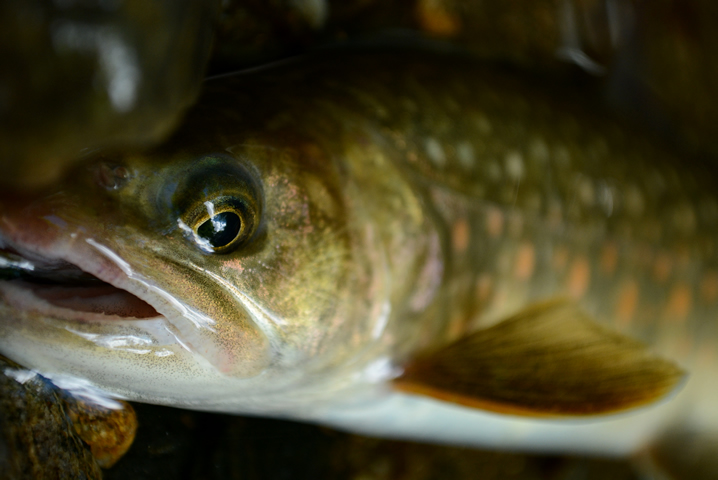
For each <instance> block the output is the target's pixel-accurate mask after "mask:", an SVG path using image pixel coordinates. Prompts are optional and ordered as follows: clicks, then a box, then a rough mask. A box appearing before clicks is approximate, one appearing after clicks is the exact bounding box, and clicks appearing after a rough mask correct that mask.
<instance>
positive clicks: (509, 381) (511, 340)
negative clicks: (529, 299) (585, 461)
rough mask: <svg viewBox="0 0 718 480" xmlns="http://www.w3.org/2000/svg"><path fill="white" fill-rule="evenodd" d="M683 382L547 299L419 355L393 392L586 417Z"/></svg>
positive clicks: (640, 350) (567, 304)
mask: <svg viewBox="0 0 718 480" xmlns="http://www.w3.org/2000/svg"><path fill="white" fill-rule="evenodd" d="M683 375H684V374H683V372H682V371H681V370H680V369H679V368H678V367H677V366H675V365H674V364H673V363H671V362H669V361H666V360H663V359H661V358H659V357H657V356H655V355H653V354H652V353H651V352H650V351H649V350H648V349H647V348H646V347H645V346H644V345H643V344H641V343H640V342H637V341H635V340H632V339H630V338H627V337H624V336H622V335H619V334H617V333H614V332H612V331H609V330H607V329H605V328H602V327H600V326H599V325H596V324H595V323H594V322H593V321H591V320H590V318H589V317H588V315H587V314H586V313H585V312H583V311H582V310H581V309H579V308H578V306H577V305H575V304H574V303H573V302H571V301H567V300H554V301H550V302H546V303H542V304H537V305H534V306H531V307H529V308H527V309H525V310H524V311H522V312H520V313H518V314H517V315H515V316H513V317H511V318H509V319H507V320H504V321H502V322H501V323H499V324H497V325H494V326H492V327H490V328H487V329H484V330H479V331H477V332H474V333H473V334H471V335H469V336H467V337H465V338H462V339H460V340H458V341H456V342H454V343H452V344H450V345H448V346H446V347H444V348H442V349H440V350H438V351H435V352H432V353H429V354H426V355H422V356H419V357H418V358H416V359H415V360H414V361H413V362H411V363H410V364H409V365H407V367H406V369H405V371H404V374H403V375H402V376H401V377H399V378H398V379H396V380H395V385H396V387H397V388H399V389H400V390H403V391H407V392H411V393H417V394H421V395H428V396H431V397H434V398H437V399H440V400H443V401H448V402H453V403H458V404H461V405H464V406H468V407H473V408H479V409H482V410H490V411H496V412H502V413H513V414H522V415H532V416H546V415H591V414H601V413H609V412H615V411H619V410H625V409H628V408H632V407H637V406H640V405H644V404H648V403H651V402H653V401H656V400H658V399H660V398H661V397H663V396H665V395H666V394H668V393H670V392H671V391H672V390H673V389H674V388H675V387H676V385H677V384H678V383H679V382H680V380H681V379H682V377H683Z"/></svg>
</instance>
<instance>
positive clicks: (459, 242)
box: [452, 218, 469, 253]
mask: <svg viewBox="0 0 718 480" xmlns="http://www.w3.org/2000/svg"><path fill="white" fill-rule="evenodd" d="M452 243H453V245H454V250H456V251H457V252H458V253H463V252H465V251H466V248H467V247H468V246H469V224H468V223H466V220H465V219H463V218H462V219H459V220H457V221H456V222H455V223H454V228H453V230H452Z"/></svg>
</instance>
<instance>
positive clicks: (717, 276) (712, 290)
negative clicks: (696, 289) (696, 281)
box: [700, 270, 718, 303]
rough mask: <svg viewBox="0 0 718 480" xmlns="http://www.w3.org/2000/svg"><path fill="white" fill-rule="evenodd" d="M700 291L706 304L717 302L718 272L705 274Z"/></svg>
mask: <svg viewBox="0 0 718 480" xmlns="http://www.w3.org/2000/svg"><path fill="white" fill-rule="evenodd" d="M700 289H701V298H702V299H703V301H704V302H706V303H713V302H715V301H716V300H717V299H718V272H715V271H713V270H711V271H709V272H706V273H705V274H703V278H702V279H701V285H700Z"/></svg>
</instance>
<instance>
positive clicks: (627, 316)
mask: <svg viewBox="0 0 718 480" xmlns="http://www.w3.org/2000/svg"><path fill="white" fill-rule="evenodd" d="M691 162H692V160H691V159H687V158H682V157H679V156H675V155H674V154H673V153H671V151H670V150H668V149H666V148H663V147H662V146H661V143H660V141H658V140H655V139H651V138H650V137H642V136H641V135H639V134H636V133H635V131H634V130H632V129H630V128H627V127H626V126H625V125H624V124H622V123H620V122H618V121H615V120H612V119H611V118H610V117H607V116H604V115H602V114H601V113H600V112H599V111H597V110H596V109H595V108H593V107H592V103H591V102H590V101H587V99H584V98H581V97H580V96H574V95H572V94H571V93H570V89H567V88H562V86H560V85H555V84H552V83H551V82H550V81H543V80H541V79H540V78H537V79H536V80H535V81H528V80H527V78H526V77H525V76H517V75H515V72H511V71H508V70H506V69H502V68H499V67H496V66H487V65H486V64H482V63H477V62H475V61H472V60H471V59H469V58H467V57H464V56H461V55H455V54H441V55H438V54H435V53H432V52H403V51H401V52H362V51H353V52H349V53H348V52H347V51H342V52H341V54H337V52H336V51H327V52H321V53H317V54H315V55H310V56H306V57H302V58H300V59H297V60H291V61H286V62H280V63H278V64H275V65H272V66H268V67H265V68H261V69H256V70H252V71H248V72H244V73H240V74H235V75H227V76H221V77H218V78H215V79H212V80H209V81H207V82H206V84H205V87H204V90H203V94H202V96H201V98H200V100H199V102H198V104H197V105H196V106H195V107H193V109H192V110H191V111H190V112H189V113H188V114H187V116H186V117H185V119H184V121H183V123H182V125H181V126H180V127H179V129H178V130H177V131H176V132H175V133H174V134H173V136H172V138H171V139H170V140H169V141H168V142H166V143H165V144H163V145H162V146H160V147H156V148H153V149H150V150H145V151H95V152H89V153H88V158H87V159H86V161H85V162H84V163H83V166H82V167H78V168H77V169H76V170H75V171H73V172H72V173H71V174H70V175H68V177H67V178H66V180H64V181H63V182H62V183H60V184H57V185H53V186H52V188H47V189H46V190H45V191H44V192H42V193H41V194H38V195H33V196H21V195H20V194H18V193H15V194H13V196H10V195H9V194H6V195H4V196H3V197H2V198H0V252H1V253H0V275H2V279H3V280H2V281H0V296H1V298H2V301H1V303H0V315H1V317H0V318H2V319H3V320H2V322H0V352H1V353H2V354H3V355H6V356H7V357H9V358H11V359H13V360H14V361H16V362H18V363H19V364H21V365H24V366H25V367H27V368H30V369H33V370H36V371H38V372H40V373H41V374H42V375H43V376H44V377H45V378H48V379H50V380H51V381H54V382H57V383H58V384H62V385H71V386H73V385H74V386H75V388H80V389H81V390H82V391H84V392H87V391H88V390H92V391H97V392H98V395H99V394H101V395H107V396H109V397H113V398H122V399H128V400H134V401H139V402H147V403H155V404H163V405H172V406H178V407H183V408H190V409H197V410H206V411H218V412H227V413H237V414H248V415H260V416H271V417H278V418H287V419H294V420H300V421H308V422H314V423H320V424H325V425H330V426H334V427H338V428H341V429H345V430H349V431H352V432H356V433H361V434H367V435H374V436H384V437H389V438H403V439H415V440H422V441H429V442H435V443H451V444H458V445H471V446H477V447H491V448H504V449H506V448H508V449H514V450H522V451H529V452H530V451H534V452H571V453H590V454H596V455H614V456H627V455H631V454H635V453H636V452H639V451H644V450H645V449H646V448H648V447H649V446H655V445H660V441H661V439H663V438H667V436H668V437H670V435H669V434H673V433H674V432H678V431H680V432H688V433H689V434H690V435H692V437H691V438H693V437H695V438H699V439H702V438H704V437H705V438H708V437H710V436H711V435H713V434H714V432H716V431H718V414H716V412H715V409H714V408H713V405H714V404H715V400H716V398H718V395H717V394H718V391H717V388H718V387H717V386H716V382H715V381H714V380H713V378H714V376H715V371H716V366H717V364H716V362H717V359H716V355H715V353H716V338H718V336H717V334H718V332H717V331H716V322H715V314H716V312H718V270H716V260H718V256H717V255H716V239H718V235H717V232H716V228H717V226H718V221H717V220H718V199H717V198H716V193H715V191H716V189H715V188H713V187H714V184H715V181H714V180H715V177H714V176H713V174H712V171H713V170H712V166H711V165H710V164H709V163H700V162H699V161H696V162H695V163H696V165H695V166H691ZM686 372H687V373H686ZM78 386H79V387H78ZM659 450H660V449H654V450H652V451H659ZM679 450H680V449H679ZM660 451H662V450H660ZM672 451H675V450H672ZM678 453H680V452H676V455H678Z"/></svg>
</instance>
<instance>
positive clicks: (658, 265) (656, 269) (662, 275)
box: [653, 252, 673, 283]
mask: <svg viewBox="0 0 718 480" xmlns="http://www.w3.org/2000/svg"><path fill="white" fill-rule="evenodd" d="M672 270H673V260H671V256H670V255H668V253H666V252H660V253H659V254H658V255H657V256H656V261H655V263H654V264H653V277H654V278H655V279H656V281H657V282H658V283H665V282H666V281H668V278H669V277H670V276H671V271H672Z"/></svg>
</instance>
